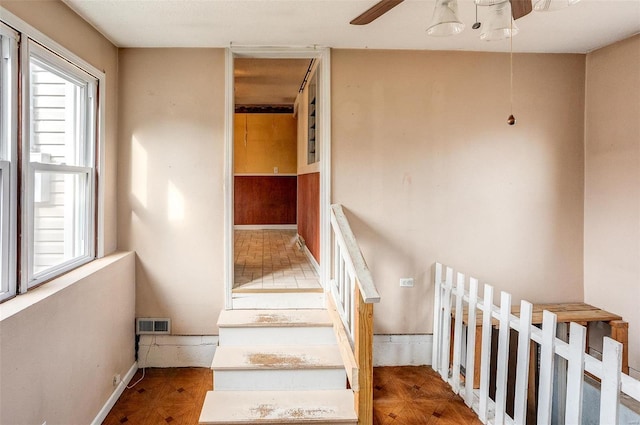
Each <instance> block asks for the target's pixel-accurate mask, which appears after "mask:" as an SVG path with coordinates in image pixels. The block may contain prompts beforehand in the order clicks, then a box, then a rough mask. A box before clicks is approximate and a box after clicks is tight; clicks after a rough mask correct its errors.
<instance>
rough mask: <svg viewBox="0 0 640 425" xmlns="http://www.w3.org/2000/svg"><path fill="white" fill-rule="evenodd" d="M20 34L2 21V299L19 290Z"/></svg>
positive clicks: (0, 162) (0, 295)
mask: <svg viewBox="0 0 640 425" xmlns="http://www.w3.org/2000/svg"><path fill="white" fill-rule="evenodd" d="M17 46H18V34H17V33H16V32H15V31H14V30H12V29H11V28H9V27H8V26H6V25H4V24H2V23H0V60H1V61H2V62H1V63H0V105H1V108H0V259H1V260H0V300H3V299H6V298H9V297H12V296H13V295H15V293H16V285H15V280H16V273H15V270H16V264H15V262H16V257H15V248H14V247H15V246H16V220H15V218H16V217H15V215H16V193H17V179H16V173H17V167H16V146H17V131H16V128H17V121H16V111H17V87H18V72H17V65H18V47H17Z"/></svg>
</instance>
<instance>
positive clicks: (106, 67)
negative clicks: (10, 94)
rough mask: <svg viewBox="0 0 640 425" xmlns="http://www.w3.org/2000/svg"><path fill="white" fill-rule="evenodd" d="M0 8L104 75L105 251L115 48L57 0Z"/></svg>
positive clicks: (111, 208) (111, 243)
mask: <svg viewBox="0 0 640 425" xmlns="http://www.w3.org/2000/svg"><path fill="white" fill-rule="evenodd" d="M2 7H4V8H5V9H7V10H8V11H10V12H11V13H13V14H14V15H16V16H18V17H19V18H21V19H22V20H24V21H26V22H27V23H28V24H30V25H32V26H33V27H35V28H36V29H38V30H39V31H41V32H43V33H44V34H45V35H47V36H49V37H50V38H51V39H53V40H54V41H56V42H58V43H59V44H61V45H62V46H64V47H65V48H67V49H69V50H70V51H72V52H73V53H75V54H76V55H78V56H79V57H81V58H82V59H84V60H85V61H87V62H89V63H90V64H91V65H93V66H95V67H96V68H98V69H100V70H102V71H103V72H104V73H105V74H106V93H105V95H106V99H105V103H106V111H105V113H106V122H105V129H106V140H105V165H106V167H105V170H104V173H103V181H104V183H105V200H106V202H105V205H104V208H105V210H104V217H105V233H104V235H105V238H104V239H105V240H104V247H105V253H107V254H108V253H110V252H113V251H114V250H115V249H116V245H117V240H116V238H117V233H116V225H117V223H116V216H117V204H116V178H117V175H116V157H117V139H116V132H117V125H118V122H117V107H118V99H117V93H118V92H117V87H118V49H117V48H116V47H115V46H114V45H113V44H111V43H110V42H109V40H107V39H106V38H104V37H103V36H102V35H101V34H100V33H99V32H98V31H96V30H95V29H94V28H93V27H92V26H91V25H89V24H88V23H86V22H85V21H84V20H82V19H81V18H80V17H79V16H78V15H76V14H75V12H73V11H72V10H71V9H69V8H68V7H67V6H66V5H65V4H64V3H62V2H60V1H58V0H48V1H47V0H45V1H37V0H30V1H23V0H20V1H12V0H2Z"/></svg>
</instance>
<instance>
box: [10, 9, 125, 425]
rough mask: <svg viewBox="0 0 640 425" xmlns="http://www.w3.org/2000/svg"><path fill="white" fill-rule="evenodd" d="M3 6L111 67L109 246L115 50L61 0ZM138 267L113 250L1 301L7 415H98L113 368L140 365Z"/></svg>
mask: <svg viewBox="0 0 640 425" xmlns="http://www.w3.org/2000/svg"><path fill="white" fill-rule="evenodd" d="M2 7H4V8H6V9H7V10H9V11H10V12H12V13H13V14H14V15H16V16H18V17H19V18H21V19H22V20H24V21H25V22H27V23H28V24H30V25H32V26H33V27H35V28H36V29H38V30H39V31H41V32H42V33H44V34H46V35H47V36H49V37H50V38H51V39H53V40H54V41H56V42H57V43H59V44H61V45H62V46H64V47H65V48H67V49H69V50H70V51H72V52H73V53H74V54H76V55H78V56H79V57H81V58H83V59H84V60H86V61H87V62H89V63H91V64H92V65H93V66H95V67H96V68H98V69H100V70H103V71H104V72H105V73H106V92H103V94H104V95H106V98H105V102H106V111H105V113H106V123H105V126H106V140H105V143H106V145H105V151H106V157H105V164H106V168H105V170H104V174H103V177H104V180H103V181H104V182H105V185H106V186H105V193H106V203H105V205H104V208H105V240H104V246H105V251H106V252H107V253H111V252H113V251H114V250H115V248H116V245H117V240H116V238H117V234H116V209H117V205H116V155H117V146H116V126H117V85H118V79H117V72H118V53H117V49H116V47H115V46H113V45H112V44H111V43H110V42H109V41H108V40H106V39H105V38H104V37H103V36H101V35H100V34H99V33H98V32H97V31H96V30H95V29H94V28H92V27H91V26H90V25H89V24H87V23H86V22H84V21H83V20H82V19H80V18H79V17H78V16H77V15H75V14H74V13H73V12H72V11H71V10H70V9H69V8H68V7H67V6H65V5H64V4H63V3H62V2H59V1H57V0H56V1H7V0H3V1H2ZM2 13H4V12H2ZM2 13H0V14H2ZM133 267H134V263H133V256H132V255H129V256H127V255H123V254H114V255H112V256H110V257H107V258H105V259H102V260H98V261H94V262H92V263H90V264H88V265H86V266H83V267H81V268H80V269H77V270H75V271H73V272H71V273H68V274H66V275H64V276H62V277H60V278H58V279H55V280H53V281H51V282H49V283H47V284H46V285H43V286H41V287H39V288H37V289H35V290H31V291H29V292H28V293H27V294H26V295H21V296H18V297H16V298H15V299H13V300H10V301H7V302H5V303H3V304H2V305H0V340H1V341H2V343H0V359H1V361H0V376H1V377H2V378H1V379H0V423H3V424H4V423H6V424H41V423H43V422H44V421H47V423H49V424H51V425H53V424H80V423H83V424H86V423H90V422H91V421H92V420H93V419H94V418H95V417H96V415H97V414H98V412H99V410H100V409H101V408H102V407H103V405H104V404H105V403H106V401H107V399H108V398H109V396H110V395H111V393H112V392H113V391H114V387H113V384H112V379H113V376H114V375H116V374H119V375H121V376H124V375H125V373H126V372H127V371H128V370H129V368H130V367H131V366H132V365H133V363H134V327H133V320H134V297H135V292H134V284H135V283H134V280H133V279H134V271H133Z"/></svg>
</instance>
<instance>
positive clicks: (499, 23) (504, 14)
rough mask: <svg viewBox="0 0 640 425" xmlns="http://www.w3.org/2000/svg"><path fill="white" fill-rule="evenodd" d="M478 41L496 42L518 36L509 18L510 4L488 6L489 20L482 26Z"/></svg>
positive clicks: (516, 29)
mask: <svg viewBox="0 0 640 425" xmlns="http://www.w3.org/2000/svg"><path fill="white" fill-rule="evenodd" d="M482 28H483V30H482V32H481V33H480V40H484V41H498V40H504V39H507V38H509V37H513V36H514V35H516V34H518V27H517V26H516V24H515V22H512V18H511V3H509V1H504V2H502V3H497V4H494V5H492V6H489V18H488V19H487V21H486V22H485V23H484V24H483V25H482Z"/></svg>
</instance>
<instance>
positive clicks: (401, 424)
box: [103, 366, 481, 425]
mask: <svg viewBox="0 0 640 425" xmlns="http://www.w3.org/2000/svg"><path fill="white" fill-rule="evenodd" d="M140 375H141V371H138V373H137V374H136V376H135V377H134V378H133V380H132V381H131V382H132V383H133V382H136V381H137V380H138V379H139V377H140ZM212 382H213V381H212V373H211V370H209V369H204V368H179V369H175V368H171V369H147V371H146V376H145V378H144V380H142V381H141V382H140V383H139V384H138V385H136V386H135V387H134V388H132V389H127V390H125V392H124V393H123V394H122V396H121V397H120V399H119V400H118V402H117V403H116V405H115V406H114V407H113V409H112V410H111V412H110V413H109V415H108V416H107V418H106V419H105V421H104V422H103V425H121V424H127V425H165V424H171V425H196V424H197V423H198V417H199V416H200V410H201V408H202V403H203V402H204V397H205V394H206V392H207V391H210V390H211V389H212V386H213V385H212ZM373 385H374V393H373V394H374V401H373V411H374V418H373V423H374V425H390V424H393V425H480V424H481V422H480V421H479V420H478V418H477V417H476V415H475V414H474V413H473V412H472V411H471V410H469V408H468V407H467V406H466V405H465V404H464V402H463V401H462V399H461V398H460V397H458V396H456V395H454V394H453V393H452V392H451V390H450V389H449V387H448V386H447V385H446V384H445V383H444V382H442V381H441V380H440V377H439V376H438V375H437V374H436V373H435V372H434V371H433V370H432V369H431V368H430V367H425V366H422V367H381V368H375V369H374V373H373Z"/></svg>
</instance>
